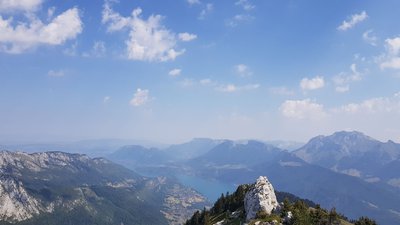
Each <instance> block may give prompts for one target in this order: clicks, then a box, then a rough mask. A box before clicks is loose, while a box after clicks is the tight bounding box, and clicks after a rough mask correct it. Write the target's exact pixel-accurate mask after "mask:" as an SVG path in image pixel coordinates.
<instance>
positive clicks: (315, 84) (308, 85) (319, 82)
mask: <svg viewBox="0 0 400 225" xmlns="http://www.w3.org/2000/svg"><path fill="white" fill-rule="evenodd" d="M324 86H325V81H324V78H323V77H320V76H316V77H314V78H311V79H308V78H303V79H302V80H301V81H300V87H301V89H302V90H303V91H306V90H316V89H319V88H323V87H324Z"/></svg>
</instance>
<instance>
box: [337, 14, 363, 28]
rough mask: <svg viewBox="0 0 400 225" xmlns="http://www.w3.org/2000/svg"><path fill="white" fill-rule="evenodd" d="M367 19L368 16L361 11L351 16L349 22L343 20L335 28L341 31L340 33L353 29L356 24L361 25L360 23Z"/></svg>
mask: <svg viewBox="0 0 400 225" xmlns="http://www.w3.org/2000/svg"><path fill="white" fill-rule="evenodd" d="M367 18H368V15H367V12H365V11H362V12H361V13H359V14H354V15H351V17H350V18H349V20H344V21H343V23H342V24H341V25H340V26H338V27H337V29H338V30H341V31H346V30H348V29H351V28H353V27H354V26H355V25H357V24H358V23H361V22H362V21H364V20H365V19H367Z"/></svg>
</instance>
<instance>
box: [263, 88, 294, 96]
mask: <svg viewBox="0 0 400 225" xmlns="http://www.w3.org/2000/svg"><path fill="white" fill-rule="evenodd" d="M269 91H270V92H271V93H272V94H274V95H294V91H292V90H289V89H288V88H287V87H272V88H270V89H269Z"/></svg>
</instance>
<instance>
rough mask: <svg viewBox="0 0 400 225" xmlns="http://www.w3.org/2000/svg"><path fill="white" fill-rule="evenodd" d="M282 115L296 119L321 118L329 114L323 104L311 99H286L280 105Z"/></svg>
mask: <svg viewBox="0 0 400 225" xmlns="http://www.w3.org/2000/svg"><path fill="white" fill-rule="evenodd" d="M280 111H281V113H282V115H284V116H285V117H288V118H294V119H315V120H319V119H322V118H323V117H325V116H327V113H326V112H325V110H324V107H323V105H320V104H318V103H316V102H314V101H312V100H310V99H304V100H286V101H285V102H284V103H282V105H281V107H280Z"/></svg>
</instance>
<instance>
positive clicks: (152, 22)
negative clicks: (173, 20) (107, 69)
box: [102, 2, 185, 61]
mask: <svg viewBox="0 0 400 225" xmlns="http://www.w3.org/2000/svg"><path fill="white" fill-rule="evenodd" d="M141 14H142V9H141V8H136V9H134V10H133V11H132V14H131V16H129V17H123V16H121V15H120V14H119V13H116V12H114V11H113V9H112V8H111V6H110V4H109V3H108V2H106V3H105V4H104V8H103V15H102V16H103V17H102V22H103V24H107V25H108V31H109V32H114V31H120V30H123V29H127V30H129V38H128V39H127V40H126V41H125V43H126V48H127V49H126V51H127V57H128V59H132V60H141V61H169V60H174V59H175V58H176V57H178V56H179V55H181V54H183V53H184V52H185V49H182V50H176V49H175V48H176V42H177V40H176V35H175V33H173V32H172V31H170V30H168V29H167V28H165V27H164V26H163V25H162V23H161V22H162V20H163V17H162V16H161V15H151V16H150V17H149V18H148V19H147V20H146V19H142V18H141Z"/></svg>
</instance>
